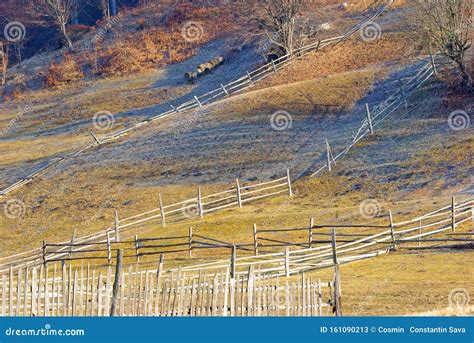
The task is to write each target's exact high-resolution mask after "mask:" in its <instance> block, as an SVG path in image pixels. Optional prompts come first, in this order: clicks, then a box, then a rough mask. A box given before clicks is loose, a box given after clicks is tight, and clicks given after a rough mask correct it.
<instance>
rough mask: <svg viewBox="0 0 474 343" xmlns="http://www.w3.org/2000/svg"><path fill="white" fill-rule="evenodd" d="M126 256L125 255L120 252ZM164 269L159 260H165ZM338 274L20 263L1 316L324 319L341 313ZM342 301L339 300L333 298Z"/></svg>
mask: <svg viewBox="0 0 474 343" xmlns="http://www.w3.org/2000/svg"><path fill="white" fill-rule="evenodd" d="M118 256H121V252H119V253H118ZM160 268H162V264H160ZM340 287H341V285H340V278H339V275H336V274H335V277H334V280H333V281H331V282H321V281H320V280H319V279H315V278H311V277H306V275H305V274H301V275H300V276H299V277H296V278H293V279H288V278H269V277H267V276H265V275H263V274H261V273H260V272H259V271H258V270H257V271H254V269H253V267H251V268H249V271H248V272H247V273H245V274H235V275H231V274H230V272H229V269H228V268H227V269H226V270H222V271H220V272H217V273H215V274H214V275H207V276H202V275H199V276H197V277H195V276H188V275H186V274H185V273H184V272H178V273H174V274H170V275H168V276H165V275H164V274H163V273H162V270H161V269H158V270H157V271H149V270H139V269H138V264H137V265H135V266H133V265H130V266H129V268H128V272H122V263H121V261H120V257H119V261H118V262H117V264H116V267H115V272H114V273H113V271H112V267H109V268H108V269H106V270H103V269H98V270H96V269H91V268H89V267H87V268H83V267H81V268H76V269H73V268H72V266H71V265H69V267H68V266H66V265H65V264H63V265H62V267H61V265H58V264H54V265H52V266H48V265H46V266H40V267H33V268H28V267H25V268H20V269H18V271H16V272H13V271H12V270H11V271H10V273H9V274H7V275H3V276H2V279H1V311H0V312H1V315H2V316H109V315H110V316H323V315H332V314H338V315H340V314H341V306H340ZM336 299H339V301H336Z"/></svg>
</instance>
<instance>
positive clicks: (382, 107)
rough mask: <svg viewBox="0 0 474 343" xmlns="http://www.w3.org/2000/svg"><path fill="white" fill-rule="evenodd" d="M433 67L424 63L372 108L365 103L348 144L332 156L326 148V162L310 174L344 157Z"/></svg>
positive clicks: (414, 91) (433, 73)
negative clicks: (361, 117)
mask: <svg viewBox="0 0 474 343" xmlns="http://www.w3.org/2000/svg"><path fill="white" fill-rule="evenodd" d="M435 68H436V67H435V65H434V61H432V62H428V63H426V64H424V65H423V66H422V67H421V68H419V69H418V70H417V71H416V73H415V75H413V76H412V77H410V78H409V79H408V81H406V82H405V83H404V84H403V85H401V87H400V88H399V89H398V90H397V91H396V92H394V93H393V94H392V95H391V96H390V97H388V98H387V99H385V100H384V101H382V102H381V103H380V104H378V105H376V106H374V107H373V108H372V109H370V107H369V106H368V105H367V109H366V118H365V119H364V120H362V122H361V125H360V127H359V129H358V130H357V132H356V134H355V135H354V137H353V138H352V140H351V141H350V142H349V143H348V145H347V146H346V147H345V148H344V149H342V150H341V151H339V152H338V153H337V154H336V155H335V156H332V153H331V152H330V151H329V150H328V152H327V154H328V156H327V163H326V164H323V165H322V166H321V167H319V168H318V169H317V170H316V171H314V172H313V173H311V174H310V176H311V177H315V176H317V175H319V174H320V173H321V172H322V171H323V170H326V169H329V168H330V165H331V164H332V163H334V162H335V161H337V160H338V159H340V158H342V157H344V156H345V155H346V154H347V153H348V152H349V150H350V149H351V148H352V147H353V146H355V145H356V144H357V143H358V142H359V141H360V140H362V139H363V138H364V137H365V136H367V135H369V134H371V133H372V132H373V128H374V127H377V126H380V125H381V124H382V122H383V121H384V120H385V119H386V118H388V117H389V116H390V115H391V114H393V113H394V112H395V111H396V110H397V109H398V108H400V106H402V105H404V104H405V103H406V101H407V100H408V98H410V97H411V96H412V95H413V94H415V93H416V92H417V91H418V89H419V88H420V87H421V86H422V85H423V84H425V82H426V81H428V80H429V79H430V78H431V77H432V76H433V75H435V70H436V69H435ZM302 176H304V173H302V174H300V175H298V177H297V179H299V178H300V177H302Z"/></svg>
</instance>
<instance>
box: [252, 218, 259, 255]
mask: <svg viewBox="0 0 474 343" xmlns="http://www.w3.org/2000/svg"><path fill="white" fill-rule="evenodd" d="M253 250H254V253H255V255H258V237H257V224H253Z"/></svg>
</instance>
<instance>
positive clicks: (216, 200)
mask: <svg viewBox="0 0 474 343" xmlns="http://www.w3.org/2000/svg"><path fill="white" fill-rule="evenodd" d="M291 182H292V181H291V177H290V171H289V170H287V173H286V176H284V177H281V178H278V179H275V180H271V181H265V182H261V183H254V184H241V183H240V182H239V180H238V179H236V186H235V187H233V188H232V189H227V190H225V191H222V192H218V193H214V194H209V195H205V196H202V191H201V187H199V188H198V196H197V197H195V198H191V199H187V200H184V201H180V202H178V203H174V204H170V205H167V206H163V202H162V201H161V195H159V199H160V206H159V207H158V208H154V209H152V210H148V211H145V212H142V213H139V214H136V215H132V216H129V217H126V218H121V219H119V217H118V213H117V211H116V213H115V222H114V225H113V226H112V227H108V228H106V229H105V231H101V232H99V233H93V234H90V235H86V236H83V237H77V238H74V242H73V243H75V245H74V244H73V245H71V244H69V245H68V246H64V247H62V248H60V249H58V250H57V251H55V252H51V253H49V254H48V253H47V251H46V246H47V244H46V242H43V246H42V247H41V248H37V249H33V250H30V251H27V252H22V253H18V254H14V255H12V256H7V257H3V258H0V261H7V262H3V263H2V264H1V265H0V269H2V270H1V271H0V273H1V272H5V271H6V270H8V269H9V268H10V267H15V268H20V267H21V266H24V265H27V266H35V265H41V264H44V263H45V262H47V261H48V260H55V259H59V258H63V257H65V256H67V255H70V254H71V253H77V252H81V251H82V252H83V251H84V250H87V249H89V248H91V247H92V246H93V244H92V243H107V242H108V241H115V242H120V241H121V240H120V234H121V233H124V232H127V231H130V230H132V229H133V228H142V227H143V226H142V225H143V223H150V222H151V223H154V224H156V220H159V222H160V223H161V225H162V226H166V222H167V221H168V222H169V221H172V222H177V221H181V220H185V219H192V218H199V217H201V218H202V217H203V216H204V215H205V214H206V213H212V212H215V211H219V210H222V209H225V208H228V207H236V206H238V207H242V206H243V205H244V204H246V203H249V202H253V201H256V200H260V199H264V198H268V197H272V196H277V195H280V194H283V193H288V194H289V195H290V196H292V185H291ZM228 194H231V196H228ZM155 213H156V214H155ZM67 243H69V242H62V243H58V244H67ZM85 243H89V244H85ZM25 255H26V256H25Z"/></svg>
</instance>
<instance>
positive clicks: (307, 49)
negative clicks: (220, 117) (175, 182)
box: [0, 0, 393, 197]
mask: <svg viewBox="0 0 474 343" xmlns="http://www.w3.org/2000/svg"><path fill="white" fill-rule="evenodd" d="M392 2H393V1H392V0H389V1H387V2H386V4H385V5H383V6H382V7H381V8H380V9H379V10H377V11H375V12H374V13H372V14H371V15H370V16H369V17H368V18H366V19H364V20H362V21H361V22H359V23H358V24H357V25H355V26H354V27H353V28H351V29H350V30H349V31H348V32H346V33H345V34H344V35H342V36H338V37H333V38H329V39H325V40H319V41H317V42H313V43H311V44H309V45H307V46H304V47H301V48H299V49H296V50H295V52H294V54H293V55H285V56H282V57H280V58H278V59H277V60H274V61H272V62H270V63H268V64H265V65H264V66H262V67H260V68H257V69H256V70H254V71H251V72H247V73H246V75H244V76H242V77H240V78H238V79H236V80H235V81H232V82H230V83H228V84H226V85H222V86H221V87H220V88H217V89H215V90H213V91H210V92H208V93H206V94H203V95H201V96H195V97H193V99H191V100H189V101H186V102H185V103H183V104H181V105H180V106H178V107H173V106H171V109H170V110H168V111H165V112H164V113H160V114H157V115H155V116H153V117H151V118H148V119H146V120H144V121H142V122H139V123H136V124H134V125H133V126H131V127H129V128H126V129H123V130H120V131H118V132H116V133H114V134H112V135H110V136H107V137H101V138H98V137H96V136H95V135H93V138H94V142H93V143H92V144H89V145H87V146H84V147H82V148H81V149H79V150H76V151H73V152H71V153H70V154H67V155H65V156H62V157H58V158H55V159H54V160H53V161H51V162H49V163H47V164H46V165H44V166H43V167H41V168H39V169H38V170H36V171H35V172H33V173H31V174H29V175H28V176H26V177H24V178H22V179H21V180H18V181H17V182H15V183H13V184H12V185H10V186H8V187H6V188H5V189H3V190H0V197H2V196H5V195H7V194H9V193H10V192H13V191H15V190H17V189H19V188H20V187H23V186H25V185H27V184H29V183H31V182H32V181H33V180H34V179H35V178H37V177H39V176H40V175H42V174H44V173H45V172H47V171H48V170H49V169H51V168H53V167H55V166H57V165H58V164H61V163H63V162H65V161H67V160H69V159H71V158H73V157H75V156H77V155H80V154H82V153H83V152H85V151H89V150H91V149H93V148H95V147H96V146H97V145H101V144H104V143H108V142H111V141H114V140H116V139H118V138H120V137H123V136H125V135H127V134H128V133H129V132H130V131H133V130H137V129H139V128H141V127H143V126H144V125H147V124H149V123H151V122H154V121H156V120H159V119H163V118H165V117H168V116H170V115H172V114H177V113H181V112H185V111H188V110H193V109H199V108H202V107H203V106H205V105H208V104H212V103H217V102H219V101H221V100H223V99H225V98H227V97H229V96H232V95H234V94H238V93H240V92H242V91H243V90H245V89H247V88H249V87H252V86H254V85H255V84H256V83H257V82H259V81H261V80H263V79H264V78H266V77H268V76H270V75H271V74H273V73H276V72H278V71H279V70H281V69H283V68H285V67H287V66H289V65H291V64H292V63H293V62H294V61H295V60H297V59H300V58H302V57H304V56H306V55H308V54H309V53H311V52H313V51H316V50H319V49H322V48H325V47H328V46H332V45H336V44H338V43H340V42H343V41H345V40H347V39H348V38H349V37H351V36H353V35H354V34H355V33H357V32H358V31H359V30H360V29H361V28H362V27H363V26H364V25H365V24H367V23H368V22H370V21H372V20H374V19H376V18H377V17H379V16H380V15H382V14H383V13H384V12H385V11H386V10H387V8H388V6H390V4H391V3H392Z"/></svg>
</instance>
